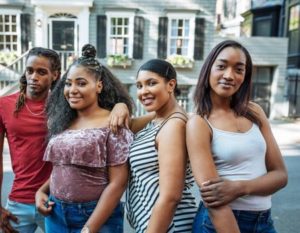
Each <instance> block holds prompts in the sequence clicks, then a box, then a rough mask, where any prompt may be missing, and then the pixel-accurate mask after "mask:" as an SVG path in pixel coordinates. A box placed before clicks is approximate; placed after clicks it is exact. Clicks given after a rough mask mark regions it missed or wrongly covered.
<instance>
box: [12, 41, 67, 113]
mask: <svg viewBox="0 0 300 233" xmlns="http://www.w3.org/2000/svg"><path fill="white" fill-rule="evenodd" d="M30 56H39V57H45V58H47V59H48V60H49V61H50V66H51V67H50V70H51V71H52V72H54V71H57V72H58V78H57V79H56V80H55V81H53V82H52V84H51V87H50V89H51V90H52V89H53V88H54V87H55V85H56V83H57V81H58V79H59V77H60V74H61V62H60V57H59V55H58V54H57V53H56V52H55V51H54V50H51V49H46V48H42V47H34V48H32V49H31V50H29V52H28V54H27V56H26V63H27V60H28V58H29V57H30ZM19 87H20V89H19V92H20V94H19V97H18V99H17V102H16V108H15V111H14V114H15V116H18V113H19V112H20V110H21V109H22V108H23V106H24V105H25V99H26V98H25V97H26V87H27V81H26V71H25V72H24V74H23V75H22V76H21V78H20V80H19Z"/></svg>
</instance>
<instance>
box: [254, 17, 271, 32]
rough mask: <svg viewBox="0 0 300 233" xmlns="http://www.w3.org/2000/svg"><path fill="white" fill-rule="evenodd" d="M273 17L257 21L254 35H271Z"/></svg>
mask: <svg viewBox="0 0 300 233" xmlns="http://www.w3.org/2000/svg"><path fill="white" fill-rule="evenodd" d="M271 27H272V21H271V19H260V20H256V21H255V30H254V36H271Z"/></svg>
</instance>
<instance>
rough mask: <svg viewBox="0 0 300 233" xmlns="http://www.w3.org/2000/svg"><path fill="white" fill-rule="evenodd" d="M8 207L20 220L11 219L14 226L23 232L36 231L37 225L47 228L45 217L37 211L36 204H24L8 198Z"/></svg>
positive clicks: (30, 232) (32, 232)
mask: <svg viewBox="0 0 300 233" xmlns="http://www.w3.org/2000/svg"><path fill="white" fill-rule="evenodd" d="M6 209H7V210H8V211H9V212H11V213H12V214H13V215H15V216H16V217H17V218H18V220H19V222H18V223H15V222H13V221H10V224H11V225H12V227H13V228H14V229H15V230H17V231H19V232H22V233H34V232H35V230H36V229H37V227H40V228H41V229H42V230H43V231H44V230H45V223H44V217H43V216H42V215H41V214H40V213H39V212H38V211H37V209H36V207H35V204H24V203H19V202H15V201H11V200H8V201H7V204H6Z"/></svg>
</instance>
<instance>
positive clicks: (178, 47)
mask: <svg viewBox="0 0 300 233" xmlns="http://www.w3.org/2000/svg"><path fill="white" fill-rule="evenodd" d="M168 28H169V31H168V52H167V56H168V57H169V56H172V55H182V56H185V57H190V58H193V55H194V51H193V48H194V40H195V39H194V32H195V15H187V16H184V15H183V16H181V17H180V15H179V16H178V15H176V16H175V15H173V14H170V15H169V25H168Z"/></svg>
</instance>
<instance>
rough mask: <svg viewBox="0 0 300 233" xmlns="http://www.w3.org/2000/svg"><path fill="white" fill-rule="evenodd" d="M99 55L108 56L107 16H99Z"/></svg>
mask: <svg viewBox="0 0 300 233" xmlns="http://www.w3.org/2000/svg"><path fill="white" fill-rule="evenodd" d="M97 56H98V57H99V58H105V57H106V16H105V15H98V16H97Z"/></svg>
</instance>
